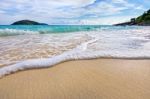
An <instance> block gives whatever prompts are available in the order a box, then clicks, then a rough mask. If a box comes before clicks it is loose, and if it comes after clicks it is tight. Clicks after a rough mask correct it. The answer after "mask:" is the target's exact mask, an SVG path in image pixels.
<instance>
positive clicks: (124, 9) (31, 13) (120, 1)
mask: <svg viewBox="0 0 150 99" xmlns="http://www.w3.org/2000/svg"><path fill="white" fill-rule="evenodd" d="M149 8H150V0H0V24H4V25H6V24H11V23H13V22H14V21H18V20H22V19H30V20H34V21H38V22H44V23H48V24H114V23H118V22H125V21H127V20H129V19H130V18H133V17H136V16H138V15H141V14H142V13H143V12H144V11H146V10H148V9H149Z"/></svg>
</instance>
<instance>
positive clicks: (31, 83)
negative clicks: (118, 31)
mask: <svg viewBox="0 0 150 99" xmlns="http://www.w3.org/2000/svg"><path fill="white" fill-rule="evenodd" d="M0 99H150V60H121V59H96V60H79V61H70V62H65V63H61V64H58V65H56V66H54V67H51V68H47V69H37V70H28V71H22V72H18V73H15V74H12V75H9V76H6V77H4V78H2V79H0Z"/></svg>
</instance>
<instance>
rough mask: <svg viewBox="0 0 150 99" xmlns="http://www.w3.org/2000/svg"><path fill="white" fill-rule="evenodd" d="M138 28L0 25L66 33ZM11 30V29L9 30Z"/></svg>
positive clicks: (8, 27) (13, 28) (2, 28)
mask: <svg viewBox="0 0 150 99" xmlns="http://www.w3.org/2000/svg"><path fill="white" fill-rule="evenodd" d="M134 28H140V27H137V26H126V27H124V26H109V25H0V30H6V29H7V31H8V29H10V30H24V31H38V32H39V33H41V34H42V33H66V32H79V31H100V30H121V29H134ZM10 32H11V31H10Z"/></svg>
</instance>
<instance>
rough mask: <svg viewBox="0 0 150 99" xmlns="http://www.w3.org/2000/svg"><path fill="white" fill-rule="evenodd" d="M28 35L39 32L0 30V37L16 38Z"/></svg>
mask: <svg viewBox="0 0 150 99" xmlns="http://www.w3.org/2000/svg"><path fill="white" fill-rule="evenodd" d="M29 34H39V32H36V31H29V30H16V29H0V37H4V36H16V35H29Z"/></svg>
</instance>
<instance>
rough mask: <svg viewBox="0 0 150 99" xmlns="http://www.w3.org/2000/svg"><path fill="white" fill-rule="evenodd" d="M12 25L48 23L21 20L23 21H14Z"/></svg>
mask: <svg viewBox="0 0 150 99" xmlns="http://www.w3.org/2000/svg"><path fill="white" fill-rule="evenodd" d="M11 25H47V24H45V23H38V22H35V21H30V20H21V21H17V22H14V23H13V24H11Z"/></svg>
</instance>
